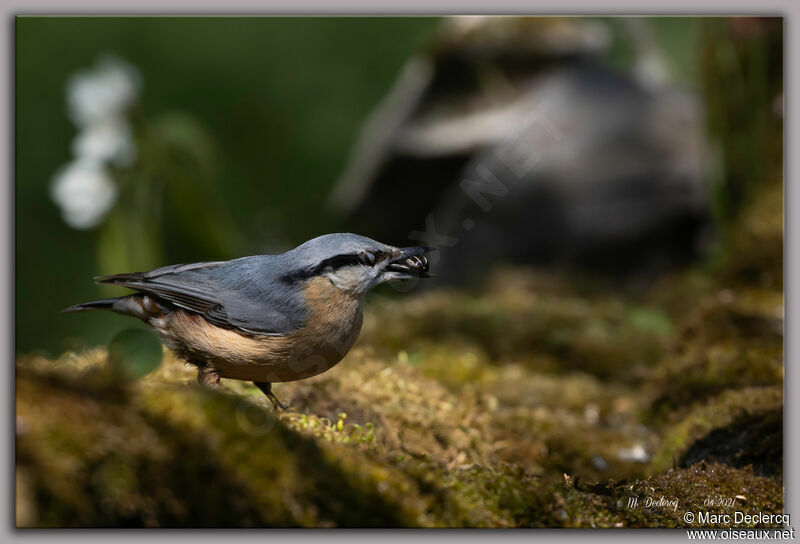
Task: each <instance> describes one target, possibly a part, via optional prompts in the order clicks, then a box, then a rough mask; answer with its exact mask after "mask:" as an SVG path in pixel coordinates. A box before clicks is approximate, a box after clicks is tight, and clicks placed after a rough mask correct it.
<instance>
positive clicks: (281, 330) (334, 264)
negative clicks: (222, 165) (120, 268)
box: [64, 233, 434, 411]
mask: <svg viewBox="0 0 800 544" xmlns="http://www.w3.org/2000/svg"><path fill="white" fill-rule="evenodd" d="M433 250H434V248H431V247H421V246H420V247H403V248H398V247H395V246H391V245H386V244H383V243H380V242H377V241H375V240H372V239H370V238H367V237H365V236H360V235H357V234H352V233H333V234H325V235H322V236H318V237H316V238H313V239H311V240H308V241H306V242H304V243H303V244H301V245H299V246H297V247H296V248H294V249H292V250H290V251H287V252H285V253H282V254H278V255H253V256H248V257H241V258H238V259H233V260H229V261H210V262H197V263H190V264H176V265H170V266H164V267H160V268H156V269H153V270H150V271H147V272H133V273H126V274H115V275H111V276H97V277H95V278H94V280H95V282H96V283H98V284H113V285H119V286H122V287H127V288H129V289H132V290H133V291H134V293H131V294H128V295H124V296H120V297H115V298H107V299H103V300H95V301H92V302H85V303H83V304H76V305H74V306H70V307H69V308H66V309H65V310H64V311H65V312H78V311H87V310H110V311H112V312H116V313H118V314H122V315H126V316H132V317H136V318H138V319H140V320H142V321H143V322H144V323H145V324H147V325H148V326H149V327H150V328H152V329H153V330H154V331H155V333H156V334H157V335H158V337H159V339H160V340H161V342H162V343H163V344H164V345H165V346H166V347H167V348H168V349H169V350H171V351H172V352H173V353H174V354H175V355H176V356H178V357H179V358H180V359H183V360H184V361H186V362H187V363H189V364H191V365H194V366H195V367H196V368H197V380H198V382H199V383H200V384H202V385H205V386H209V387H211V388H218V387H219V382H220V379H221V378H225V379H234V380H244V381H252V382H253V384H254V385H255V386H256V387H258V388H259V389H260V390H261V391H262V392H263V393H264V394H265V395H266V396H267V398H268V399H269V401H270V402H271V403H272V405H273V407H274V409H275V410H276V411H282V410H285V409H286V406H284V405H283V404H282V403H281V402H280V401H279V400H278V398H277V397H276V396H275V395H274V394H273V392H272V384H273V383H275V382H290V381H295V380H302V379H305V378H310V377H311V376H315V375H317V374H321V373H322V372H325V371H327V370H329V369H330V368H332V367H333V366H334V365H336V364H337V363H339V362H340V361H341V360H342V359H343V358H344V356H345V355H347V353H348V352H349V351H350V348H351V347H352V346H353V344H354V343H355V341H356V339H357V338H358V335H359V333H360V331H361V324H362V319H363V305H364V297H365V295H366V293H367V292H368V291H369V290H371V289H372V288H373V287H375V286H377V285H379V284H382V283H385V282H388V281H395V280H405V279H415V278H429V277H433V276H434V274H431V273H430V266H429V262H428V259H427V257H426V256H425V254H426V253H429V252H431V251H433Z"/></svg>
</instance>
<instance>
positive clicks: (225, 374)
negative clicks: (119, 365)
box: [159, 278, 362, 382]
mask: <svg viewBox="0 0 800 544" xmlns="http://www.w3.org/2000/svg"><path fill="white" fill-rule="evenodd" d="M304 294H305V300H306V303H307V307H308V318H307V320H306V323H305V324H304V326H303V327H302V328H300V329H298V330H297V331H294V332H292V333H290V334H287V335H282V336H267V335H255V336H249V335H244V334H240V333H238V332H236V331H234V330H228V329H223V328H221V327H217V326H215V325H212V324H211V323H209V322H208V321H206V320H205V319H204V318H203V317H202V316H200V315H197V314H192V313H189V312H185V311H182V310H179V311H176V312H174V313H173V314H172V315H171V317H170V323H169V324H168V326H166V327H159V328H160V329H161V330H160V331H159V334H160V335H161V336H162V339H163V340H164V341H165V343H166V344H167V345H168V346H169V347H170V348H172V349H173V350H174V351H176V352H177V353H178V354H179V355H180V356H181V357H183V358H185V359H188V360H201V361H203V362H207V363H210V364H211V365H213V366H214V367H215V368H216V369H217V370H218V371H219V373H220V376H221V377H222V378H232V379H239V380H253V381H267V382H286V381H294V380H300V379H303V378H309V377H311V376H314V375H316V374H320V373H321V372H325V371H326V370H328V369H329V368H331V367H332V366H334V365H335V364H336V363H338V362H339V361H341V360H342V358H344V356H345V355H347V352H348V351H350V348H351V347H352V346H353V344H354V343H355V341H356V339H357V338H358V334H359V332H360V331H361V323H362V299H361V297H354V296H352V295H350V294H348V293H346V292H344V291H342V290H340V289H339V288H337V287H336V286H334V285H333V284H332V283H331V282H330V280H328V279H327V278H314V279H312V280H309V281H308V282H307V283H306V285H305V287H304Z"/></svg>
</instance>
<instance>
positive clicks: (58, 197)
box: [50, 159, 117, 229]
mask: <svg viewBox="0 0 800 544" xmlns="http://www.w3.org/2000/svg"><path fill="white" fill-rule="evenodd" d="M50 196H51V198H52V199H53V201H55V203H56V204H58V205H59V207H60V208H61V214H62V216H63V217H64V221H65V222H66V223H67V224H68V225H69V226H71V227H72V228H75V229H89V228H92V227H94V226H96V225H98V224H100V223H101V222H102V221H103V219H104V218H105V216H106V214H107V213H108V212H109V210H111V207H112V206H113V205H114V201H115V200H116V198H117V188H116V186H115V185H114V182H113V181H112V180H111V178H110V176H109V175H108V173H107V172H106V170H105V168H104V167H103V165H102V163H100V162H98V161H93V160H86V159H83V160H76V161H73V162H71V163H69V164H67V165H66V166H65V167H63V168H62V169H61V170H59V171H58V172H57V173H56V175H55V176H54V178H53V183H52V185H51V186H50Z"/></svg>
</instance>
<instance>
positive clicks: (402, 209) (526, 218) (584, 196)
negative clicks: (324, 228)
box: [330, 17, 709, 284]
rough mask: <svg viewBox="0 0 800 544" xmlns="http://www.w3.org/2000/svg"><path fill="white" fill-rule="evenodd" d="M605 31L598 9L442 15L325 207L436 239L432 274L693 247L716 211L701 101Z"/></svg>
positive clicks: (652, 261)
mask: <svg viewBox="0 0 800 544" xmlns="http://www.w3.org/2000/svg"><path fill="white" fill-rule="evenodd" d="M637 32H638V33H639V34H641V32H642V29H641V28H638V27H637ZM608 43H609V31H608V29H607V28H605V26H604V25H603V24H602V23H600V22H598V21H585V20H575V19H570V20H562V19H557V18H555V19H551V18H546V19H538V18H491V17H489V18H479V19H474V20H473V19H467V20H466V22H465V21H463V20H460V19H458V20H456V21H455V22H450V23H449V24H447V25H445V26H444V28H443V29H442V32H441V35H440V37H439V38H438V39H437V40H436V41H435V43H433V44H431V46H430V47H429V48H428V50H427V51H425V52H424V53H421V54H419V55H418V56H417V57H415V58H413V59H412V60H410V61H409V63H408V64H407V65H406V67H405V68H404V70H403V72H402V73H401V75H400V76H399V78H398V80H397V82H396V84H395V86H394V88H393V89H392V90H391V91H390V92H389V93H388V95H387V96H386V98H385V99H384V101H383V102H382V103H381V104H380V105H379V106H378V108H377V109H376V110H375V112H374V113H373V115H372V116H371V118H370V119H368V121H367V122H366V124H365V126H364V129H363V132H362V135H361V138H360V140H359V142H358V145H357V147H356V149H355V151H354V154H353V156H352V157H351V161H350V163H349V165H348V167H347V168H346V170H345V172H344V174H343V175H342V177H341V179H340V182H339V183H338V185H337V187H336V188H335V189H334V192H333V194H332V195H331V199H330V205H331V209H332V210H333V211H334V212H336V213H337V214H339V215H340V216H341V217H344V218H345V219H346V222H347V225H348V227H349V228H351V229H353V230H356V231H361V232H369V233H371V234H372V235H374V236H375V237H376V238H379V239H386V240H390V241H393V242H395V243H398V244H400V243H404V242H405V241H407V240H409V238H410V239H411V240H413V241H422V242H425V243H427V244H428V245H434V246H437V247H439V249H440V250H441V252H442V253H441V256H440V257H441V258H440V259H439V260H440V261H441V266H439V267H438V271H439V272H441V273H443V275H444V276H445V277H444V278H442V281H440V282H438V284H443V283H445V282H447V281H448V280H450V281H458V280H462V279H465V278H467V277H468V276H469V275H475V276H479V275H482V274H483V272H485V271H486V268H488V266H489V265H490V264H491V265H493V264H495V263H497V262H502V261H510V262H513V263H538V264H543V263H561V262H566V263H570V264H573V265H578V266H591V267H592V268H593V269H598V268H600V269H607V270H610V271H613V272H615V273H616V272H619V271H641V270H643V269H644V270H653V269H654V270H656V271H658V270H661V269H663V268H667V267H669V266H671V265H673V264H675V263H677V262H681V261H683V260H685V259H687V258H691V257H692V256H694V255H695V254H696V253H697V252H698V251H699V250H700V249H702V247H703V243H704V241H705V240H706V239H707V235H708V223H709V197H708V193H707V190H706V186H705V181H704V178H705V169H706V165H707V163H708V160H707V151H706V144H705V141H704V138H703V126H702V123H701V120H702V116H703V112H702V108H701V105H700V104H699V102H698V100H697V99H696V97H694V96H693V95H691V94H689V93H686V92H683V91H680V90H678V89H675V88H672V87H670V86H669V85H667V84H664V83H662V82H661V81H662V80H663V78H661V79H659V78H653V77H651V76H652V72H653V71H652V70H650V71H647V70H640V72H643V73H644V74H649V75H648V76H647V78H644V77H642V78H638V79H637V77H635V76H632V75H626V74H622V73H619V72H617V71H615V70H613V69H611V68H609V67H608V66H607V65H606V64H605V63H604V62H603V60H602V58H601V53H602V52H603V51H604V50H605V49H606V48H607V46H608ZM647 54H648V55H650V56H651V57H653V56H654V53H653V51H652V47H651V48H649V49H647ZM649 64H650V65H651V66H652V65H654V63H653V62H650V63H649ZM434 268H436V266H434Z"/></svg>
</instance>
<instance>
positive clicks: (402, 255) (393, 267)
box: [386, 247, 436, 278]
mask: <svg viewBox="0 0 800 544" xmlns="http://www.w3.org/2000/svg"><path fill="white" fill-rule="evenodd" d="M434 249H435V248H432V247H402V248H398V250H397V251H398V254H397V256H396V257H393V258H392V259H391V260H390V261H389V263H388V264H387V266H386V270H387V271H390V272H393V273H395V274H394V275H395V277H396V278H415V277H416V278H433V277H435V276H436V275H435V274H431V273H429V270H430V264H429V263H428V259H427V258H426V257H425V253H429V252H431V251H433V250H434Z"/></svg>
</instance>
